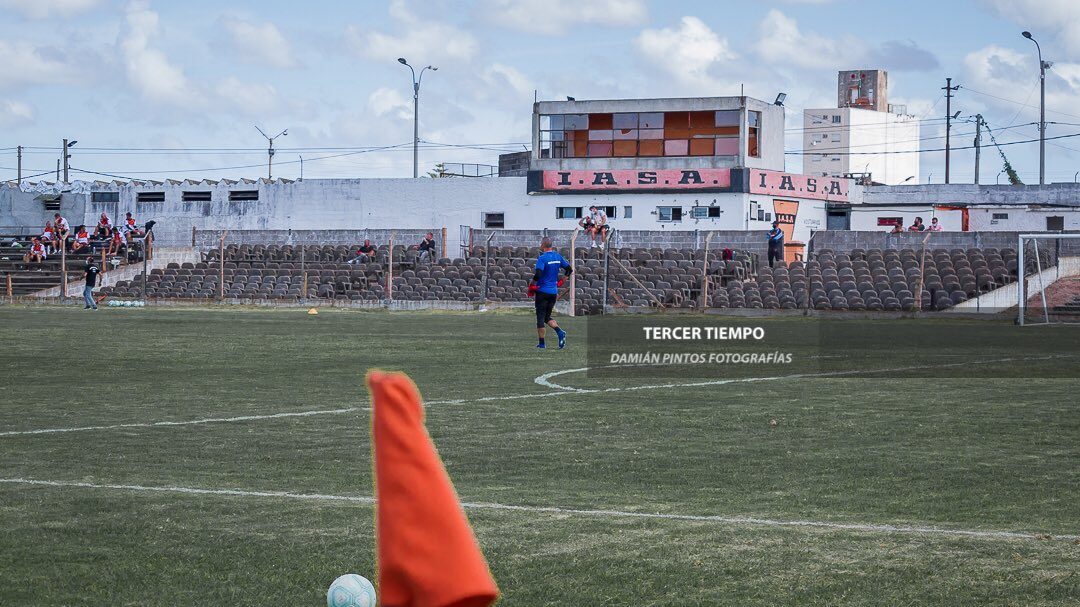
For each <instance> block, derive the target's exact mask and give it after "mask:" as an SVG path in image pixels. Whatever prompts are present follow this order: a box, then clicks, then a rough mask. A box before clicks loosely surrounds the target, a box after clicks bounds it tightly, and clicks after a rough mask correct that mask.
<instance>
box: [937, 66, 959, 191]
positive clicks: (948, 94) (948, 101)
mask: <svg viewBox="0 0 1080 607" xmlns="http://www.w3.org/2000/svg"><path fill="white" fill-rule="evenodd" d="M959 88H960V86H959V85H957V86H953V85H952V78H946V79H945V86H943V87H942V88H941V90H943V91H945V183H949V152H950V147H951V146H950V141H949V135H950V132H951V131H952V93H953V91H955V90H957V89H959Z"/></svg>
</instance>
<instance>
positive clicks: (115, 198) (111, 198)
mask: <svg viewBox="0 0 1080 607" xmlns="http://www.w3.org/2000/svg"><path fill="white" fill-rule="evenodd" d="M90 202H120V192H93V193H91V194H90Z"/></svg>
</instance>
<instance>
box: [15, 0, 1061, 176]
mask: <svg viewBox="0 0 1080 607" xmlns="http://www.w3.org/2000/svg"><path fill="white" fill-rule="evenodd" d="M0 28H2V29H0V34H2V35H0V180H8V179H14V178H15V175H16V172H15V168H16V150H15V149H14V148H15V147H16V146H19V145H22V146H26V149H25V150H24V157H23V167H24V171H23V175H24V177H26V176H29V175H33V174H35V173H42V172H48V173H49V174H48V175H45V176H43V177H40V179H52V178H53V177H54V171H55V167H56V161H57V158H59V154H60V151H59V148H60V146H61V145H62V144H61V141H62V140H63V139H64V138H68V139H70V140H76V141H77V142H78V143H77V144H75V146H73V147H72V148H71V156H72V157H71V161H70V162H71V166H72V167H73V172H72V179H111V178H114V177H116V178H137V179H164V178H172V179H202V178H221V177H228V178H240V177H248V178H257V177H264V176H266V174H267V169H266V157H267V154H266V146H267V142H266V140H265V139H264V138H263V136H262V135H261V134H260V133H259V131H258V130H256V128H255V127H256V126H259V127H260V128H262V130H263V131H265V132H266V134H268V135H275V134H277V133H279V132H281V131H283V130H286V129H287V130H288V134H287V135H285V136H282V137H279V138H277V139H276V141H275V148H277V152H276V155H275V156H274V165H275V166H274V176H275V177H287V178H296V177H299V176H300V171H301V166H303V172H304V177H306V178H344V177H407V176H411V174H412V147H411V143H412V128H413V112H412V98H411V92H412V77H411V75H410V73H409V70H408V68H407V67H405V66H403V65H401V64H399V63H398V62H397V61H396V59H397V58H398V57H405V58H407V59H408V60H409V62H410V63H411V64H412V65H414V66H416V67H417V68H418V69H419V68H422V67H423V66H426V65H432V66H436V67H438V70H437V71H426V72H424V75H423V80H422V85H421V92H420V138H421V139H422V140H423V142H424V143H423V144H422V149H421V150H420V170H421V174H423V173H424V172H426V171H428V170H431V169H432V168H433V166H434V165H435V164H436V163H439V162H445V163H481V164H496V163H497V156H498V154H499V153H500V152H505V151H515V150H524V149H526V146H528V145H530V143H529V142H530V136H529V129H530V122H531V109H532V106H531V103H532V101H533V99H534V95H535V96H537V97H538V98H540V99H563V98H565V97H566V96H567V95H570V96H574V97H575V98H577V99H579V100H582V99H612V98H619V99H621V98H649V97H683V96H686V97H691V96H693V97H697V96H726V95H738V94H739V92H740V90H742V88H743V87H745V91H746V94H747V95H749V96H752V97H757V98H760V99H764V100H766V101H772V100H773V99H774V98H775V97H776V95H777V93H779V92H785V93H787V95H788V96H787V101H786V104H785V105H786V107H787V117H786V131H787V132H786V149H787V150H788V151H789V152H791V153H790V154H789V155H788V156H787V167H786V168H787V170H789V171H799V170H801V167H802V161H801V156H800V152H801V146H802V132H801V130H800V129H801V127H802V110H803V109H805V108H816V107H835V105H836V92H835V91H836V72H837V71H838V70H842V69H872V68H883V69H886V70H888V72H889V84H890V90H889V101H890V103H894V104H906V105H907V107H908V112H909V113H911V114H914V115H916V116H919V117H922V118H924V119H925V122H924V124H923V128H922V132H921V138H922V139H923V141H922V143H921V145H922V147H923V148H924V149H926V150H936V149H938V148H941V147H944V137H943V135H944V120H943V119H944V116H945V101H944V97H943V94H944V92H943V91H942V90H941V87H943V86H944V85H945V78H946V77H952V78H953V84H954V85H956V84H958V85H960V87H961V88H960V89H959V90H957V91H956V92H955V97H954V99H953V110H954V111H960V112H962V114H961V117H962V118H965V117H970V116H974V115H975V114H976V113H981V114H982V115H983V116H984V118H985V119H986V121H987V123H988V125H989V126H990V128H991V129H993V130H994V135H995V138H996V139H997V141H998V143H1001V144H1006V143H1009V142H1023V141H1028V140H1032V139H1037V138H1038V128H1037V121H1038V104H1039V91H1038V60H1037V58H1036V57H1037V56H1036V48H1035V45H1034V44H1033V43H1032V42H1031V41H1029V40H1027V39H1025V38H1023V37H1021V35H1020V32H1021V31H1022V30H1025V29H1027V30H1030V31H1031V32H1032V33H1033V34H1034V36H1035V38H1036V39H1037V40H1038V41H1039V44H1040V45H1041V47H1042V50H1043V57H1044V59H1046V60H1048V61H1053V63H1054V64H1053V66H1052V68H1051V69H1050V70H1049V71H1048V72H1047V78H1046V99H1047V121H1048V122H1053V123H1055V124H1049V125H1048V126H1047V136H1048V137H1057V136H1065V137H1063V138H1061V139H1056V140H1051V141H1048V142H1047V149H1046V155H1047V168H1046V171H1047V181H1048V182H1054V181H1057V182H1062V181H1072V180H1074V178H1075V175H1076V171H1078V170H1080V137H1075V138H1074V137H1069V135H1073V134H1080V1H1076V0H949V1H947V2H943V1H941V0H936V1H930V0H907V1H906V2H895V1H892V0H890V1H889V2H884V1H878V0H776V1H766V0H760V1H754V2H750V1H741V2H739V1H733V0H712V1H709V0H702V1H690V0H688V1H677V0H668V1H666V2H664V1H652V0H473V1H469V2H466V1H456V0H423V1H422V0H380V1H375V0H354V1H351V2H346V1H331V0H306V1H304V2H295V1H291V2H283V1H278V0H259V1H256V0H248V1H245V0H212V1H211V0H185V1H184V2H165V1H162V0H0ZM973 133H974V126H973V125H972V124H970V123H969V122H961V123H957V124H954V126H953V145H954V146H958V147H970V146H971V141H972V138H973ZM985 139H986V138H985V137H984V140H985ZM985 142H986V143H987V144H989V141H985ZM1002 149H1003V150H1004V151H1005V154H1006V155H1007V156H1008V158H1009V160H1010V161H1011V163H1012V165H1013V166H1014V168H1015V169H1016V170H1017V171H1018V172H1019V174H1020V177H1021V178H1022V179H1023V180H1024V181H1025V182H1027V183H1037V182H1038V170H1039V160H1038V144H1037V143H1020V144H1015V145H1004V146H1003V147H1002ZM301 157H303V159H304V160H303V162H302V163H301V161H300V158H301ZM921 163H922V165H921V166H922V175H921V176H920V178H919V180H920V181H921V182H923V183H926V182H928V181H930V182H934V183H941V181H942V179H943V176H944V154H943V153H942V152H935V151H928V152H924V153H923V154H922V158H921ZM1001 169H1002V162H1001V158H1000V156H999V154H998V152H997V151H996V150H994V149H993V148H992V147H990V146H989V145H988V146H987V147H985V148H984V149H983V154H982V170H981V179H982V182H983V183H994V182H995V180H997V179H1002V180H1004V179H1005V178H1004V177H1003V176H1001V175H1000V171H1001ZM951 176H952V181H953V182H954V183H958V182H968V183H970V182H971V181H972V179H973V177H974V162H973V152H972V150H970V149H966V150H959V151H954V152H953V155H952V175H951Z"/></svg>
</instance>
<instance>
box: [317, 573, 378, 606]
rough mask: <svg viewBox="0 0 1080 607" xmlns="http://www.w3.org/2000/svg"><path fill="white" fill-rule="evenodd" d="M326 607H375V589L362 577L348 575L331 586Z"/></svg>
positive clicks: (353, 574)
mask: <svg viewBox="0 0 1080 607" xmlns="http://www.w3.org/2000/svg"><path fill="white" fill-rule="evenodd" d="M326 607H375V587H374V586H372V585H371V582H369V581H368V579H367V578H366V577H364V576H362V575H356V574H355V573H346V574H345V575H343V576H341V577H339V578H338V579H336V580H334V582H333V583H332V584H330V589H329V590H327V591H326Z"/></svg>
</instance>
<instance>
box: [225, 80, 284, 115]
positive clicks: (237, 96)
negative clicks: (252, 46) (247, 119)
mask: <svg viewBox="0 0 1080 607" xmlns="http://www.w3.org/2000/svg"><path fill="white" fill-rule="evenodd" d="M214 94H215V97H216V99H217V100H218V102H219V103H220V104H221V105H225V106H231V107H232V108H233V109H234V110H235V111H236V112H237V113H239V114H246V115H250V116H265V115H266V114H268V113H271V112H273V111H274V110H276V109H278V106H279V100H278V94H277V89H275V88H274V87H273V86H271V85H269V84H257V83H251V82H243V81H241V80H240V79H239V78H237V77H235V76H229V77H228V78H226V79H224V80H222V81H221V82H219V83H218V84H217V85H216V86H215V87H214Z"/></svg>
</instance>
